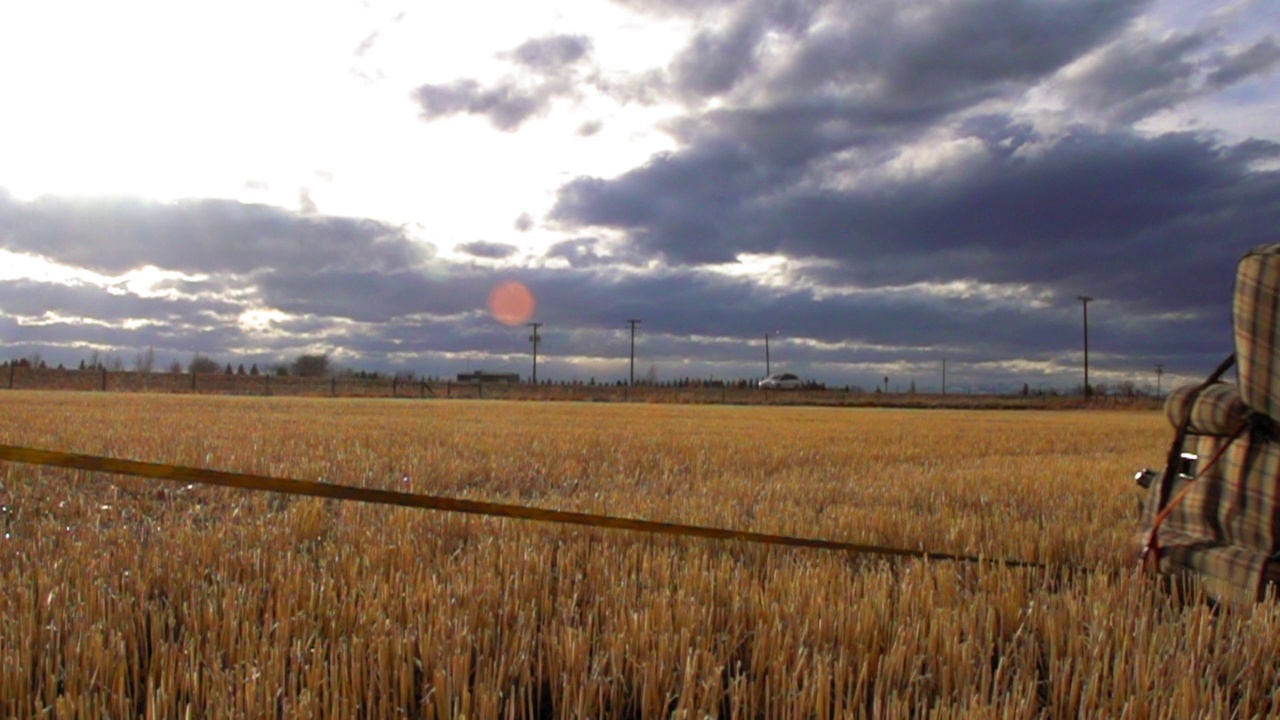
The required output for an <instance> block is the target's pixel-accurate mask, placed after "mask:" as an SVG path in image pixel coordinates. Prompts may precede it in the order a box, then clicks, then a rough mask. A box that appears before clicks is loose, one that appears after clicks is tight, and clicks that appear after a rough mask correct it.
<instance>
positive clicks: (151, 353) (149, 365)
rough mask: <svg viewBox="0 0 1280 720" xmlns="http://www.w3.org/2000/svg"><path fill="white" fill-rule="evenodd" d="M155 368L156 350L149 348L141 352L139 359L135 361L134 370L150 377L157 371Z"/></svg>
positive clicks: (136, 358)
mask: <svg viewBox="0 0 1280 720" xmlns="http://www.w3.org/2000/svg"><path fill="white" fill-rule="evenodd" d="M155 366H156V351H155V348H152V347H148V348H147V349H146V350H143V351H141V352H139V353H138V355H137V357H135V358H134V359H133V369H134V370H135V371H136V372H138V373H141V374H144V375H150V374H151V371H152V370H154V369H155Z"/></svg>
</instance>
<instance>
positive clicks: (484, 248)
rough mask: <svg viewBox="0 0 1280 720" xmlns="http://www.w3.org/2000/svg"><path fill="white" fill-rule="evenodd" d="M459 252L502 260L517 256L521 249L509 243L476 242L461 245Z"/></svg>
mask: <svg viewBox="0 0 1280 720" xmlns="http://www.w3.org/2000/svg"><path fill="white" fill-rule="evenodd" d="M458 250H460V251H461V252H464V253H466V254H468V255H471V256H474V257H480V258H489V259H492V260H502V259H503V258H509V257H511V256H512V255H515V254H516V253H517V252H519V250H520V248H518V247H516V246H515V245H509V244H507V243H497V242H488V241H486V240H476V241H473V242H469V243H463V244H461V245H459V246H458Z"/></svg>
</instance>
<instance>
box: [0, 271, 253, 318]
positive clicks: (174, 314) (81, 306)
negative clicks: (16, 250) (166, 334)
mask: <svg viewBox="0 0 1280 720" xmlns="http://www.w3.org/2000/svg"><path fill="white" fill-rule="evenodd" d="M238 312H239V309H238V307H237V306H236V305H234V304H232V303H229V302H226V301H224V300H219V299H215V298H205V299H195V300H192V299H187V298H164V297H141V296H138V295H135V294H132V293H128V292H122V291H116V292H109V291H107V290H106V289H104V288H101V287H97V286H93V285H64V284H61V283H52V282H34V281H30V280H11V281H7V282H0V313H3V314H5V315H20V316H25V317H34V318H40V317H42V316H44V315H45V314H46V313H50V314H52V315H56V316H63V317H71V318H92V319H94V320H96V321H100V322H104V323H108V324H114V325H119V324H122V323H124V322H125V321H127V320H147V321H152V322H156V321H163V322H167V323H195V322H199V321H200V318H201V317H202V316H204V315H207V314H208V313H214V314H226V313H238Z"/></svg>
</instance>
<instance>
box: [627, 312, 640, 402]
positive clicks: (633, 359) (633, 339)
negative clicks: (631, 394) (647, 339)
mask: <svg viewBox="0 0 1280 720" xmlns="http://www.w3.org/2000/svg"><path fill="white" fill-rule="evenodd" d="M627 323H628V324H629V325H631V381H630V382H629V383H628V384H627V385H628V387H635V384H636V325H639V324H640V321H639V320H638V319H635V318H632V319H630V320H628V321H627Z"/></svg>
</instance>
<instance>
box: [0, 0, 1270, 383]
mask: <svg viewBox="0 0 1280 720" xmlns="http://www.w3.org/2000/svg"><path fill="white" fill-rule="evenodd" d="M1276 28H1280V4H1277V3H1275V2H1274V0H1253V1H1251V0H1240V1H1230V0H1224V1H1222V2H1216V3H1210V2H1203V1H1201V0H937V1H925V0H834V1H823V0H764V1H758V0H743V1H729V0H557V1H554V2H553V1H542V0H474V1H472V2H467V3H410V2H382V1H381V0H377V1H371V2H366V3H356V2H352V3H336V2H335V3H316V2H266V3H264V2H257V1H254V2H238V1H236V0H231V1H225V0H224V1H220V2H216V3H203V4H198V3H173V2H167V1H166V2H155V3H144V2H131V1H129V0H123V1H122V2H113V3H99V2H86V3H82V4H81V3H71V2H58V1H57V0H51V1H50V2H41V3H6V4H4V5H3V6H0V68H3V69H0V97H2V98H3V99H4V108H5V109H4V111H3V112H2V113H0V348H2V349H0V353H3V354H4V356H5V357H18V356H25V355H30V354H32V353H39V354H40V355H41V356H42V357H43V358H44V359H45V360H46V361H48V362H50V363H54V364H56V363H65V364H67V365H68V366H70V365H74V364H76V363H78V362H79V360H81V359H84V358H87V357H89V355H90V354H91V353H92V352H94V351H97V352H99V354H105V355H115V356H120V357H123V358H124V359H125V362H126V364H129V363H130V362H131V361H132V359H133V358H134V357H135V356H136V355H137V353H138V352H139V351H140V350H144V349H146V348H148V347H150V348H153V349H154V351H155V354H156V357H157V359H158V362H159V363H160V364H162V365H167V364H168V362H169V361H170V360H171V359H177V360H180V361H182V362H184V363H185V362H186V361H188V360H189V359H190V358H191V356H192V354H193V353H195V352H199V353H203V354H207V355H211V356H213V357H214V358H215V359H217V360H219V361H221V362H233V363H234V362H246V363H247V362H250V361H254V362H260V363H266V362H272V361H276V360H287V359H290V358H292V357H294V356H296V355H298V354H299V353H314V352H328V353H330V354H331V356H332V357H333V358H334V360H335V361H336V362H337V363H338V364H340V365H343V366H346V367H353V368H365V369H384V370H390V369H409V370H414V371H417V372H419V373H423V374H431V375H445V374H449V373H455V372H459V371H465V370H468V369H480V368H483V369H488V370H507V371H517V372H520V373H521V374H524V375H527V374H528V372H529V369H530V349H531V347H530V342H529V338H528V333H529V329H528V328H527V327H525V325H524V323H525V322H533V321H537V322H541V323H543V326H542V330H541V332H542V335H543V341H542V344H541V346H540V350H539V360H540V362H539V377H540V378H544V377H549V378H554V379H564V380H570V379H579V380H586V379H588V378H591V377H594V378H596V379H597V380H608V381H613V380H617V379H619V378H623V377H625V376H626V374H627V353H628V338H629V335H628V328H627V323H626V320H627V319H628V318H639V319H641V320H642V322H641V324H640V326H639V328H638V333H637V345H636V352H637V367H638V368H639V370H638V372H643V373H645V374H647V373H648V372H649V369H650V368H652V369H653V371H654V372H655V373H656V374H657V375H658V376H659V377H660V378H663V379H670V378H678V377H685V376H692V377H716V378H734V377H751V376H755V377H758V376H761V375H763V374H764V371H765V335H766V334H769V333H772V336H771V339H770V341H769V347H770V353H771V360H772V364H773V367H772V369H773V370H774V371H778V370H791V371H793V372H796V373H798V374H800V375H802V376H805V377H812V378H816V379H818V380H822V381H825V382H827V383H831V384H836V385H845V384H855V385H859V386H862V387H864V388H867V389H871V388H874V387H875V386H876V384H877V383H878V382H883V378H884V377H886V376H887V377H889V379H890V385H891V387H899V388H902V389H905V388H906V387H907V386H908V385H909V383H910V382H912V381H913V380H914V381H915V382H916V384H917V386H918V387H919V388H920V389H921V390H929V389H932V390H936V389H937V388H938V386H939V384H940V382H941V364H942V361H943V358H946V359H947V371H948V376H947V382H948V385H949V386H951V387H952V388H953V390H954V389H956V388H958V389H969V390H972V391H979V390H988V389H1001V388H1003V389H1009V388H1018V389H1020V388H1021V386H1022V384H1023V383H1027V384H1028V385H1029V386H1030V387H1031V388H1032V389H1036V388H1040V387H1050V386H1052V387H1056V388H1059V389H1066V388H1069V387H1071V386H1073V385H1077V386H1078V385H1079V384H1080V382H1081V363H1082V344H1083V343H1082V340H1083V338H1082V325H1083V323H1082V312H1081V303H1080V301H1079V300H1077V299H1076V298H1077V296H1080V295H1088V296H1092V297H1094V298H1096V299H1095V300H1094V302H1093V303H1091V304H1090V305H1089V330H1090V370H1091V373H1090V374H1091V379H1097V380H1102V381H1104V382H1110V383H1118V382H1122V381H1125V380H1128V381H1132V382H1135V383H1137V384H1138V385H1140V386H1141V385H1150V384H1154V381H1155V366H1156V364H1158V363H1159V364H1162V365H1163V366H1164V368H1165V371H1166V376H1165V378H1164V382H1165V383H1166V387H1167V383H1169V382H1171V381H1173V382H1177V381H1178V380H1179V379H1184V380H1190V379H1192V378H1193V377H1195V376H1199V375H1203V374H1204V373H1206V372H1207V371H1208V370H1209V369H1211V368H1212V367H1213V366H1214V365H1215V364H1216V363H1217V361H1218V360H1219V359H1220V357H1221V356H1224V355H1225V354H1226V352H1228V351H1229V349H1230V319H1229V309H1230V296H1231V284H1232V277H1233V271H1234V266H1235V263H1236V261H1237V260H1238V258H1239V257H1240V255H1241V254H1242V253H1243V252H1244V251H1245V250H1246V249H1248V248H1249V247H1251V246H1253V245H1256V244H1259V243H1262V242H1266V241H1269V240H1272V239H1280V234H1278V233H1277V232H1276V228H1277V227H1280V123H1278V122H1277V120H1276V119H1277V118H1280V36H1278V34H1277V31H1276ZM512 283H518V284H519V285H512ZM513 287H516V288H520V287H522V288H526V289H527V290H528V295H527V296H523V297H527V299H528V300H529V301H528V302H521V297H522V294H521V293H520V292H517V293H515V295H512V294H511V293H510V292H508V291H509V290H510V289H511V288H513ZM500 288H502V289H500ZM513 298H514V300H513ZM495 303H496V305H495Z"/></svg>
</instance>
